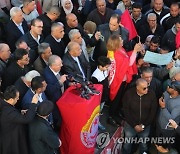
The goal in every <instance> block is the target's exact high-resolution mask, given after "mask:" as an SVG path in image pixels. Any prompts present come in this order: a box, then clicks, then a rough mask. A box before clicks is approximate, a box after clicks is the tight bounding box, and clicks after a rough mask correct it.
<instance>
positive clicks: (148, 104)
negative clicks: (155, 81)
mask: <svg viewBox="0 0 180 154" xmlns="http://www.w3.org/2000/svg"><path fill="white" fill-rule="evenodd" d="M123 108H124V115H125V119H126V122H125V125H124V132H125V137H127V138H130V139H131V138H135V137H136V136H138V137H141V138H143V139H144V138H145V137H148V136H149V132H150V126H151V124H152V121H153V119H154V117H155V114H156V109H157V100H156V96H155V94H154V92H153V91H151V90H150V89H148V83H147V81H146V80H144V79H142V78H140V79H138V80H137V81H136V87H134V88H131V89H129V90H127V91H126V93H125V95H124V97H123ZM149 115H151V116H149ZM131 147H132V143H127V142H126V143H124V145H123V149H122V153H123V154H130V153H131ZM139 150H140V153H143V152H147V151H148V147H147V144H146V143H142V142H141V143H140V149H139Z"/></svg>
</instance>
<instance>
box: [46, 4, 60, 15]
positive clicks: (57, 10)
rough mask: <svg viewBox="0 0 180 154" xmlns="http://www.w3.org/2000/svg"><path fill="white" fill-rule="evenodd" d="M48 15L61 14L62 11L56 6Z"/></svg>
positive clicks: (51, 8) (50, 9) (52, 7)
mask: <svg viewBox="0 0 180 154" xmlns="http://www.w3.org/2000/svg"><path fill="white" fill-rule="evenodd" d="M48 13H55V14H60V13H61V11H60V9H59V7H58V6H57V5H54V6H51V7H50V8H49V10H48Z"/></svg>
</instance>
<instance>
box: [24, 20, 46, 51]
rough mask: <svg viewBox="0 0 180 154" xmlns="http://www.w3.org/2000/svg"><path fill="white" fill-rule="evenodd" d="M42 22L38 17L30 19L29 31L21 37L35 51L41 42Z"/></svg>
mask: <svg viewBox="0 0 180 154" xmlns="http://www.w3.org/2000/svg"><path fill="white" fill-rule="evenodd" d="M42 30H43V22H42V21H41V20H40V19H33V20H32V21H31V30H30V32H28V33H26V34H24V35H23V36H22V37H21V39H23V40H24V41H25V42H26V43H27V44H28V46H29V47H30V48H31V49H33V50H34V51H37V48H38V45H39V44H40V43H42V42H43V39H44V38H43V36H42Z"/></svg>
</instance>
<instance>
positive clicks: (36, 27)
mask: <svg viewBox="0 0 180 154" xmlns="http://www.w3.org/2000/svg"><path fill="white" fill-rule="evenodd" d="M42 30H43V22H42V20H40V19H37V18H36V19H33V20H32V21H31V30H30V31H31V34H32V35H33V36H35V37H37V36H38V35H41V34H42Z"/></svg>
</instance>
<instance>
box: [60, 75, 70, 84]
mask: <svg viewBox="0 0 180 154" xmlns="http://www.w3.org/2000/svg"><path fill="white" fill-rule="evenodd" d="M67 76H68V75H66V74H64V75H62V76H60V79H59V82H61V83H64V82H65V81H66V79H67V78H66V77H67Z"/></svg>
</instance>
